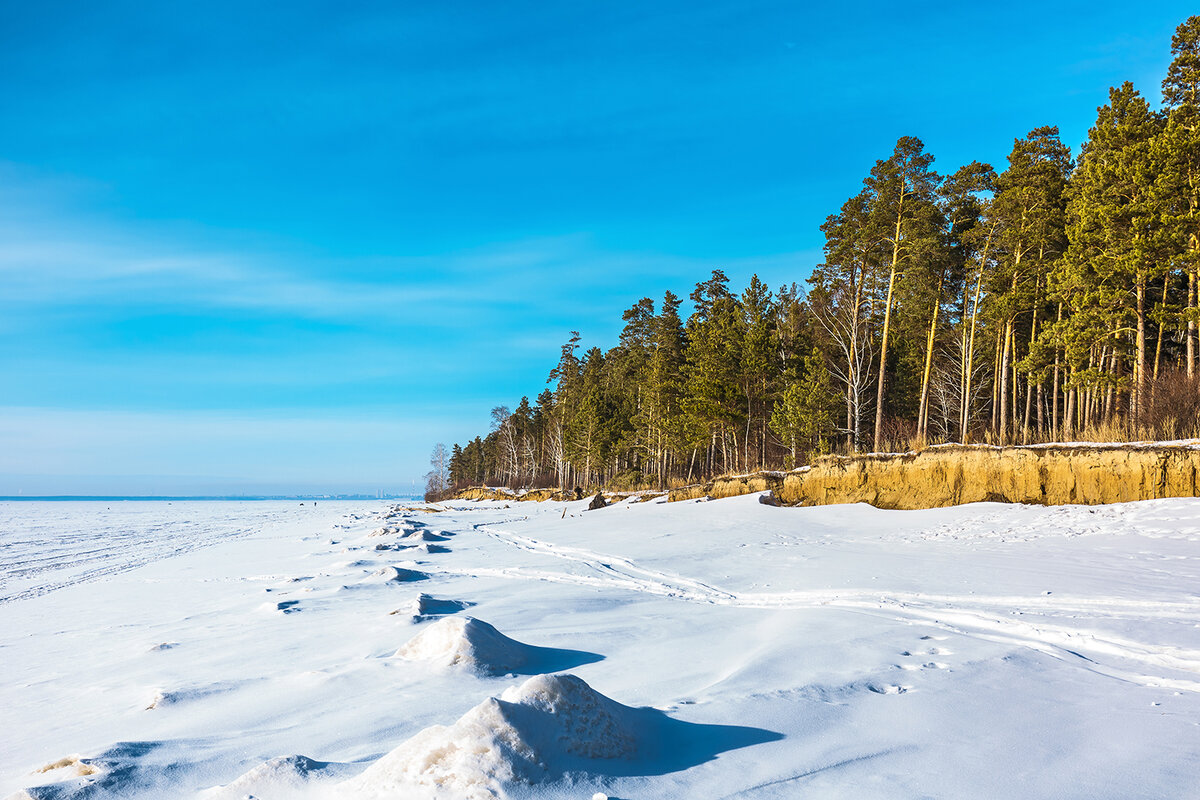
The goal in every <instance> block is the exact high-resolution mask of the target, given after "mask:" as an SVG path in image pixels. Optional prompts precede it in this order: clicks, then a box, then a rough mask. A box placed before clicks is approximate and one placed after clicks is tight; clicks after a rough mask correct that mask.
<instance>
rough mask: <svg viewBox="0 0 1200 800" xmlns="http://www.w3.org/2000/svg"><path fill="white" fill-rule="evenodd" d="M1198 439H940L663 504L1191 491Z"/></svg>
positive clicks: (928, 503)
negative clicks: (992, 442) (751, 496)
mask: <svg viewBox="0 0 1200 800" xmlns="http://www.w3.org/2000/svg"><path fill="white" fill-rule="evenodd" d="M1198 472H1200V443H1198V442H1177V443H1164V444H1114V445H1090V444H1079V445H1038V446H1033V447H1003V448H1002V447H991V446H987V445H974V446H970V445H969V446H961V445H943V446H938V447H930V448H928V449H926V450H923V451H921V452H919V453H879V454H868V455H860V456H825V457H823V458H820V459H818V460H817V461H816V462H815V463H814V464H812V465H811V466H808V467H803V468H801V469H798V470H796V471H794V472H789V473H785V474H780V473H759V474H755V475H747V476H736V477H727V478H719V479H717V480H715V481H712V482H711V483H707V484H703V485H699V486H689V487H684V488H682V489H675V490H673V491H672V492H671V496H670V499H671V500H687V499H691V498H695V497H704V496H708V497H714V498H716V497H732V496H734V495H739V494H748V493H750V492H760V491H765V490H772V491H773V492H774V493H775V495H776V497H778V499H779V500H780V501H781V502H783V503H786V504H788V505H825V504H831V503H870V504H871V505H873V506H877V507H879V508H896V509H918V508H937V507H940V506H951V505H958V504H960V503H973V502H978V501H983V500H990V501H997V502H1006V503H1034V504H1041V505H1064V504H1071V503H1078V504H1084V505H1091V504H1097V503H1122V502H1127V501H1130V500H1149V499H1154V498H1161V497H1195V496H1197V495H1198V494H1200V492H1198V491H1197V487H1198V483H1200V482H1198V479H1197V473H1198Z"/></svg>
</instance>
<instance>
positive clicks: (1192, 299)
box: [1187, 247, 1200, 378]
mask: <svg viewBox="0 0 1200 800" xmlns="http://www.w3.org/2000/svg"><path fill="white" fill-rule="evenodd" d="M1195 262H1196V249H1195V248H1194V247H1193V248H1192V263H1193V264H1195ZM1198 269H1200V267H1195V266H1193V267H1191V268H1190V269H1188V292H1187V308H1188V324H1187V376H1188V378H1192V377H1195V375H1196V272H1197V270H1198Z"/></svg>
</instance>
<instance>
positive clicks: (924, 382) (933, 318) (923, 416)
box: [917, 270, 946, 442]
mask: <svg viewBox="0 0 1200 800" xmlns="http://www.w3.org/2000/svg"><path fill="white" fill-rule="evenodd" d="M945 278H946V273H945V271H944V270H943V272H942V275H941V276H940V277H939V278H938V287H937V295H936V296H935V297H934V299H933V313H932V314H930V320H929V335H928V337H926V342H925V371H924V373H923V374H922V376H921V402H920V405H919V408H918V410H917V438H919V439H920V440H921V441H922V442H924V441H925V439H926V438H927V433H928V429H929V376H930V374H931V373H932V372H933V343H934V340H935V339H936V338H937V323H938V314H939V312H941V310H942V286H943V284H944V282H945Z"/></svg>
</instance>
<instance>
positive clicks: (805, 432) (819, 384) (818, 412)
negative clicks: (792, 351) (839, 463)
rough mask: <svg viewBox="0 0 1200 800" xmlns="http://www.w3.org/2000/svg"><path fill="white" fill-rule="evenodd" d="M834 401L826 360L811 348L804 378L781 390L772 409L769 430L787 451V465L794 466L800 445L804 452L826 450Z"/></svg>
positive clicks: (832, 432) (835, 396)
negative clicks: (781, 392) (780, 394)
mask: <svg viewBox="0 0 1200 800" xmlns="http://www.w3.org/2000/svg"><path fill="white" fill-rule="evenodd" d="M837 402H838V401H837V394H836V393H835V392H834V390H833V386H832V383H831V381H830V377H829V370H828V369H826V367H825V360H824V358H822V356H821V353H820V351H819V350H816V349H814V350H813V351H812V353H811V354H810V355H809V357H808V358H806V359H805V360H804V378H803V379H802V380H800V381H796V382H794V383H792V384H790V385H789V386H788V387H787V388H786V389H785V390H784V391H783V395H782V396H781V397H780V398H779V400H778V401H777V402H776V403H775V407H774V409H773V410H772V412H771V430H773V431H774V432H775V433H776V434H777V435H778V436H779V438H780V439H781V440H783V443H784V446H785V447H787V448H788V450H789V452H790V455H789V459H790V464H788V466H789V467H794V466H796V464H797V461H798V459H799V455H800V450H801V448H803V449H804V451H805V452H806V453H811V452H825V451H826V449H827V447H828V442H829V438H830V437H831V436H833V434H834V433H835V426H834V413H835V408H836V407H837Z"/></svg>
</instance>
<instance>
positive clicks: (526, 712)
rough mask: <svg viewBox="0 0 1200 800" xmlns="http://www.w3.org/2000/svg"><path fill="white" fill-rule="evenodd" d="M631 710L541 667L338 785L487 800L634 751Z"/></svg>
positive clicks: (350, 793)
mask: <svg viewBox="0 0 1200 800" xmlns="http://www.w3.org/2000/svg"><path fill="white" fill-rule="evenodd" d="M637 713H638V712H637V710H635V709H632V708H629V707H627V706H623V705H621V704H620V703H617V702H616V701H614V700H611V699H609V698H608V697H605V696H604V695H602V694H600V693H599V692H597V691H595V690H594V689H592V687H590V686H588V685H587V683H585V682H584V681H583V680H582V679H580V678H577V677H575V676H574V675H539V676H536V677H533V678H530V679H529V680H527V681H525V683H523V684H521V685H520V686H514V687H510V688H509V689H507V690H505V691H504V693H503V694H502V695H501V696H500V697H499V698H496V697H491V698H488V699H487V700H485V701H483V702H482V703H480V704H479V705H477V706H475V707H474V708H472V709H471V710H470V711H468V712H467V713H466V714H464V715H463V716H462V717H461V718H460V719H459V720H458V721H457V722H455V723H454V724H453V725H449V726H441V725H438V726H434V727H431V728H427V729H425V730H423V731H421V732H420V733H418V734H417V735H416V736H414V737H412V738H411V739H409V740H408V741H406V742H405V743H404V744H402V745H400V746H399V747H397V748H396V749H395V750H393V751H391V752H390V753H388V754H387V755H386V756H384V757H383V758H381V759H380V760H379V761H377V762H376V763H375V764H373V765H372V766H371V767H369V768H368V769H367V770H366V771H365V772H364V773H363V774H362V775H360V776H358V777H357V778H354V779H352V780H350V781H348V782H347V783H345V784H343V785H342V787H341V788H342V791H343V796H346V797H356V798H385V797H387V798H391V797H431V798H439V799H440V798H447V799H449V798H465V799H466V800H487V799H490V798H497V797H504V796H505V795H506V791H505V790H506V788H507V787H510V786H512V785H513V784H534V783H539V782H542V781H544V780H546V779H547V778H553V777H557V776H559V775H561V774H562V773H564V772H566V771H567V770H570V769H573V768H574V769H581V768H582V769H586V767H587V762H588V761H591V760H598V759H631V758H634V757H635V756H636V754H637V731H638V724H637V722H638V720H637V717H636V715H637Z"/></svg>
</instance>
